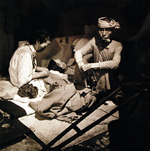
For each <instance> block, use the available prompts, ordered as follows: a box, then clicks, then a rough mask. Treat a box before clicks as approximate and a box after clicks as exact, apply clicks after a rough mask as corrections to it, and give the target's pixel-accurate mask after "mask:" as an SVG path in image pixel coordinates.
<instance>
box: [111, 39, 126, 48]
mask: <svg viewBox="0 0 150 151" xmlns="http://www.w3.org/2000/svg"><path fill="white" fill-rule="evenodd" d="M112 43H113V44H114V45H116V46H118V47H123V46H122V43H121V42H119V41H116V40H112Z"/></svg>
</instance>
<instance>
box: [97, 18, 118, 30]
mask: <svg viewBox="0 0 150 151" xmlns="http://www.w3.org/2000/svg"><path fill="white" fill-rule="evenodd" d="M98 26H99V27H100V28H115V29H119V28H120V24H119V23H118V22H116V21H115V20H114V19H112V18H107V17H101V18H99V19H98Z"/></svg>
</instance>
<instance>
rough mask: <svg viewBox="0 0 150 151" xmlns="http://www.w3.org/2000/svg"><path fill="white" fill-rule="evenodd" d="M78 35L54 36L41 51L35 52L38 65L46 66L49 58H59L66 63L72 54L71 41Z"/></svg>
mask: <svg viewBox="0 0 150 151" xmlns="http://www.w3.org/2000/svg"><path fill="white" fill-rule="evenodd" d="M77 37H79V36H65V37H57V38H54V39H53V40H52V41H51V43H50V45H49V46H48V47H47V48H46V49H45V50H44V51H43V52H39V53H37V55H36V56H37V62H38V65H39V66H43V67H47V66H48V63H49V61H50V59H60V60H61V61H62V62H64V63H66V64H67V63H68V61H69V59H70V58H71V57H72V56H73V52H72V49H71V46H72V42H73V41H74V40H75V39H76V38H77Z"/></svg>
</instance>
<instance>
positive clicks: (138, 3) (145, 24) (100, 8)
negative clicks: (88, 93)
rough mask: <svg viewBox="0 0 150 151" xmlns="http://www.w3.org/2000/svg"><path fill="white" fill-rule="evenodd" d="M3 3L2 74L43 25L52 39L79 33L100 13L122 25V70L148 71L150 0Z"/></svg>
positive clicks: (21, 0)
mask: <svg viewBox="0 0 150 151" xmlns="http://www.w3.org/2000/svg"><path fill="white" fill-rule="evenodd" d="M0 6H1V7H0V10H1V16H0V17H1V18H0V19H1V20H2V22H1V26H0V27H1V28H0V30H1V36H0V39H1V40H0V41H1V42H0V46H1V49H0V55H1V57H0V72H1V74H3V75H5V74H7V68H8V64H9V60H10V58H11V56H12V54H13V52H14V51H15V50H16V48H17V44H18V41H20V40H26V39H28V37H30V36H31V35H33V34H34V32H35V31H37V30H39V29H43V28H45V29H47V30H48V31H49V34H50V37H51V39H53V38H55V37H61V36H72V35H80V34H83V32H84V31H83V29H84V26H85V25H97V19H98V18H99V17H101V16H108V17H112V18H114V19H115V20H117V21H118V22H119V23H120V25H121V30H120V31H119V32H118V36H117V40H119V41H121V42H122V43H123V46H124V49H123V52H122V62H121V64H120V68H121V73H122V74H125V75H130V77H132V76H134V74H135V75H139V74H140V72H144V73H146V74H149V72H148V69H149V57H148V55H149V47H150V46H149V43H150V40H149V39H150V13H149V8H150V1H149V0H122V1H120V0H7V1H5V0H0ZM4 62H5V63H4Z"/></svg>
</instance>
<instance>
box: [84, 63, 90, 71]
mask: <svg viewBox="0 0 150 151" xmlns="http://www.w3.org/2000/svg"><path fill="white" fill-rule="evenodd" d="M91 68H92V65H91V64H90V63H87V64H84V65H82V70H83V71H87V70H90V69H91Z"/></svg>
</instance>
